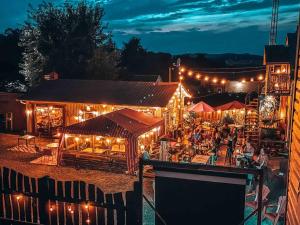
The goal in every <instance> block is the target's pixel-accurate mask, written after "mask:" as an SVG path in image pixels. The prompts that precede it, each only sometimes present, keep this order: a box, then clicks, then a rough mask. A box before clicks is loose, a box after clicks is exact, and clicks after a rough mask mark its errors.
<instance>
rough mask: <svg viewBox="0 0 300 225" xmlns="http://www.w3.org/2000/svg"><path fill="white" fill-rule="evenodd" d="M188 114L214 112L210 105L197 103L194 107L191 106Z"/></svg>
mask: <svg viewBox="0 0 300 225" xmlns="http://www.w3.org/2000/svg"><path fill="white" fill-rule="evenodd" d="M188 111H189V112H191V111H193V112H196V113H200V112H214V111H215V110H214V108H213V107H211V106H210V105H208V104H206V103H205V102H202V101H201V102H198V103H197V104H196V105H193V106H191V107H190V108H189V109H188Z"/></svg>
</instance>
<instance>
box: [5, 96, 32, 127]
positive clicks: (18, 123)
mask: <svg viewBox="0 0 300 225" xmlns="http://www.w3.org/2000/svg"><path fill="white" fill-rule="evenodd" d="M19 95H20V94H17V93H7V92H0V131H5V132H7V131H8V132H11V131H14V132H16V131H17V132H20V131H24V130H25V129H26V116H25V105H23V104H21V103H20V102H18V101H17V98H18V96H19Z"/></svg>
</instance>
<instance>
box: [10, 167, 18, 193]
mask: <svg viewBox="0 0 300 225" xmlns="http://www.w3.org/2000/svg"><path fill="white" fill-rule="evenodd" d="M10 189H11V190H13V191H16V190H17V172H16V171H14V170H10Z"/></svg>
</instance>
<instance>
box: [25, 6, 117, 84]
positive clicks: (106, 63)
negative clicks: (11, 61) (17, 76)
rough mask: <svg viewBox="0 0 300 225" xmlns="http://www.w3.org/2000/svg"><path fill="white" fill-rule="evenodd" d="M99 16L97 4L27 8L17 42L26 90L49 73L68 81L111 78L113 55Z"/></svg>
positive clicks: (114, 58) (114, 53) (109, 40)
mask: <svg viewBox="0 0 300 225" xmlns="http://www.w3.org/2000/svg"><path fill="white" fill-rule="evenodd" d="M103 14H104V12H103V8H102V7H101V5H100V4H99V3H89V4H88V3H87V2H86V1H80V2H78V3H76V4H75V3H72V4H71V3H68V2H66V3H64V4H63V5H62V6H61V7H58V6H54V5H53V4H51V3H46V2H43V3H42V4H40V5H39V6H38V7H37V8H33V7H32V6H30V7H29V10H28V20H27V22H26V24H25V26H24V28H23V32H22V35H21V38H20V46H22V47H24V53H23V61H22V63H21V64H20V67H21V73H22V74H23V75H24V76H25V79H26V81H27V82H28V84H29V86H34V85H35V84H37V83H38V82H39V81H40V80H41V78H42V75H44V74H47V73H50V72H57V73H58V74H59V76H60V77H61V78H71V79H73V78H75V79H88V78H91V77H95V76H94V74H98V75H97V76H96V77H95V78H97V79H112V78H113V77H115V75H116V74H115V73H116V69H115V65H116V64H117V54H116V50H115V48H114V44H112V39H111V34H110V33H106V32H105V29H106V28H107V26H105V25H103V23H102V18H103ZM100 56H101V57H100ZM99 65H101V66H99ZM104 68H105V69H104ZM104 70H105V71H104ZM91 71H93V75H92V76H90V75H89V74H88V72H91ZM101 74H103V75H104V76H101Z"/></svg>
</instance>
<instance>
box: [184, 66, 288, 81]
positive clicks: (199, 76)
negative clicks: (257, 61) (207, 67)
mask: <svg viewBox="0 0 300 225" xmlns="http://www.w3.org/2000/svg"><path fill="white" fill-rule="evenodd" d="M255 68H256V67H255ZM226 69H227V68H226ZM248 69H249V68H247V70H248ZM247 70H246V71H239V72H237V73H241V72H249V71H247ZM262 70H263V68H262V69H258V70H255V71H262ZM185 71H186V69H185V68H184V67H180V69H179V72H178V74H179V75H180V76H179V80H180V81H182V80H184V76H183V75H184V74H183V73H184V72H185ZM277 71H278V70H276V72H277ZM252 72H253V71H252ZM278 72H279V73H280V72H286V69H285V68H282V69H281V70H279V71H278ZM278 72H277V73H278ZM194 73H195V71H192V70H188V71H187V73H186V75H188V76H189V77H192V76H193V74H194ZM207 73H213V72H207ZM214 73H221V72H218V71H217V72H214ZM222 73H223V72H222ZM200 78H201V75H200V73H199V72H198V73H196V75H195V79H197V80H200ZM219 79H220V78H214V79H212V80H211V82H212V83H215V84H216V83H217V82H219V81H220V83H221V84H225V83H226V79H221V80H219ZM263 79H264V77H263V76H262V75H259V76H258V80H259V81H261V80H263ZM204 81H209V77H208V76H205V77H204ZM246 81H247V80H246V79H243V80H242V81H241V83H245V82H246ZM249 81H251V82H254V81H255V80H254V78H250V79H249Z"/></svg>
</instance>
